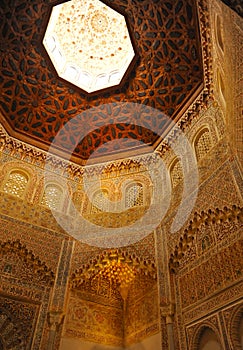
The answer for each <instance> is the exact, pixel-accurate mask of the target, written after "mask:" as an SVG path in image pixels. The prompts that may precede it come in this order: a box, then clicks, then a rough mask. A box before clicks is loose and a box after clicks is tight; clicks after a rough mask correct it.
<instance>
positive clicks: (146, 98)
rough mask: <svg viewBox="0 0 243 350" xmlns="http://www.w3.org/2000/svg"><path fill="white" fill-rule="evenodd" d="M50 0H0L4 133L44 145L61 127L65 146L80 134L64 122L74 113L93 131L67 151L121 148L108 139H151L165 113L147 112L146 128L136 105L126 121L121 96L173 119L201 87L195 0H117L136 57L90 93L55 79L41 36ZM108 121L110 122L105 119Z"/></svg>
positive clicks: (84, 154) (160, 127)
mask: <svg viewBox="0 0 243 350" xmlns="http://www.w3.org/2000/svg"><path fill="white" fill-rule="evenodd" d="M53 3H54V2H53V1H44V2H43V1H42V0H33V1H31V2H26V1H24V0H19V1H18V5H16V6H14V5H13V4H12V3H11V2H9V1H8V0H2V1H1V2H0V15H1V19H2V21H1V22H0V91H1V94H0V112H1V114H2V115H3V117H1V118H3V120H4V122H5V125H6V126H8V131H9V133H10V134H11V132H13V131H14V132H15V135H16V133H17V134H18V138H24V139H25V141H26V140H28V141H29V142H30V143H32V144H34V145H37V144H38V146H41V147H43V149H48V146H49V144H50V143H51V142H52V141H53V138H54V137H55V136H56V134H57V133H58V131H60V129H62V130H63V134H62V140H61V142H62V144H61V147H62V149H63V150H64V151H68V150H69V148H70V145H75V144H76V142H78V141H79V139H78V137H79V133H76V132H75V128H76V125H75V124H74V125H73V126H72V127H71V128H65V127H64V126H65V125H66V124H67V122H68V121H69V120H72V119H73V118H74V117H75V116H77V115H80V123H81V127H82V128H84V126H85V125H87V123H88V124H89V126H90V128H92V130H93V131H92V132H90V134H88V135H87V136H86V137H84V139H83V140H82V141H80V143H78V145H77V147H76V148H75V151H74V154H73V155H74V156H77V157H78V158H79V159H82V160H84V161H85V160H86V159H88V158H89V157H90V155H91V154H92V153H93V152H94V151H95V150H96V149H97V148H98V147H100V148H101V147H103V150H102V152H103V153H102V154H104V152H107V154H110V153H111V152H114V153H117V152H119V149H121V147H120V145H119V144H118V143H111V142H110V141H112V140H115V139H119V141H120V140H127V141H126V143H125V146H126V148H125V149H127V150H130V148H131V147H133V144H134V143H136V141H137V140H138V141H142V142H143V143H145V144H150V145H151V144H152V145H153V144H155V142H156V141H157V140H158V137H159V136H158V135H159V134H161V133H162V132H163V131H164V129H165V122H166V120H167V119H166V118H165V117H164V116H163V114H160V113H159V115H158V118H157V117H156V118H149V116H145V117H144V120H143V124H142V125H146V128H142V127H140V126H138V125H137V120H138V119H137V117H138V116H137V114H136V111H135V112H134V111H133V113H131V121H130V122H129V124H128V123H127V124H126V123H122V121H121V120H119V101H126V102H136V103H139V104H143V105H148V106H151V107H153V108H156V109H157V110H159V111H162V112H163V113H164V114H165V115H166V116H168V117H170V118H171V119H174V118H175V117H176V116H178V111H180V110H182V108H183V106H184V105H185V103H187V101H188V100H189V99H190V98H191V97H192V95H193V96H195V92H196V91H197V92H198V91H199V89H200V88H201V87H202V82H203V67H202V59H201V42H200V35H199V26H198V18H197V16H198V15H197V1H196V0H185V1H182V0H176V1H175V0H167V1H162V0H157V1H148V2H145V1H141V0H134V1H128V0H117V1H116V2H115V7H116V10H117V11H119V12H120V13H122V14H124V15H125V17H126V22H127V25H128V28H129V32H130V35H131V36H132V41H133V44H134V48H135V49H136V51H137V53H138V57H139V59H138V60H137V61H136V63H135V65H134V68H133V69H132V70H131V72H130V73H129V75H128V76H127V77H126V78H125V79H124V81H122V83H121V85H119V86H117V87H116V88H110V89H108V90H107V91H106V92H99V93H95V94H94V95H89V94H87V93H85V92H83V91H81V90H80V89H79V88H77V87H75V86H73V85H70V84H69V83H68V82H66V81H63V79H61V78H59V77H58V75H57V73H56V72H55V70H54V69H53V65H52V63H51V61H50V59H49V58H48V56H47V54H46V52H45V49H44V47H43V44H42V39H43V36H44V33H45V30H46V25H47V22H48V18H49V15H50V12H51V9H52V4H53ZM105 3H106V5H108V6H110V7H111V8H112V6H113V4H114V2H113V1H112V0H107V1H106V2H105ZM15 7H16V8H15ZM111 103H113V104H116V105H117V106H116V108H113V109H110V108H108V107H104V110H103V111H102V113H99V114H97V115H94V116H92V117H91V118H88V116H87V115H85V113H83V112H85V111H87V110H89V109H90V108H92V107H95V106H104V105H105V104H106V105H107V104H111ZM110 120H114V121H115V123H113V124H112V125H110ZM63 127H64V128H63ZM151 130H158V133H154V132H153V131H151ZM124 142H125V141H124ZM107 145H110V146H109V147H110V148H109V149H108V147H107ZM137 145H138V143H136V146H137ZM122 146H124V145H122ZM68 147H69V148H68ZM119 147H120V148H119ZM106 149H107V150H106ZM123 149H124V148H123ZM95 154H96V157H99V154H98V152H97V153H95Z"/></svg>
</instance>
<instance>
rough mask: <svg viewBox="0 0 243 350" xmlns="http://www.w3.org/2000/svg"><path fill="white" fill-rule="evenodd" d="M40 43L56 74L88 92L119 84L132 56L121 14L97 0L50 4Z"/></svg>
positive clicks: (131, 47) (76, 0) (124, 22)
mask: <svg viewBox="0 0 243 350" xmlns="http://www.w3.org/2000/svg"><path fill="white" fill-rule="evenodd" d="M43 44H44V46H45V49H46V51H47V53H48V55H49V57H50V59H51V61H52V63H53V65H54V67H55V69H56V71H57V73H58V75H59V76H60V77H61V78H63V79H65V80H67V81H69V82H70V83H72V84H74V85H76V86H78V87H80V88H81V89H83V90H85V91H87V92H88V93H92V92H95V91H98V90H101V89H105V88H108V87H111V86H115V85H118V84H120V82H121V80H122V78H123V76H124V74H125V73H126V71H127V69H128V67H129V65H130V63H131V62H132V60H133V58H134V56H135V52H134V49H133V46H132V42H131V39H130V35H129V31H128V28H127V25H126V21H125V18H124V16H123V15H121V14H120V13H118V12H117V11H115V10H113V9H111V8H110V7H109V6H107V5H105V4H104V3H102V2H101V1H99V0H93V1H92V2H91V1H89V0H72V1H68V2H66V3H63V4H60V5H56V6H54V7H53V9H52V13H51V16H50V19H49V23H48V26H47V29H46V32H45V35H44V39H43Z"/></svg>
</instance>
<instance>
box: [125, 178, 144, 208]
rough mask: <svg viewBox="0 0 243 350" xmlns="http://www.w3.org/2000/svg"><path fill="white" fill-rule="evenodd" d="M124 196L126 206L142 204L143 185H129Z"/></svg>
mask: <svg viewBox="0 0 243 350" xmlns="http://www.w3.org/2000/svg"><path fill="white" fill-rule="evenodd" d="M125 196H126V197H125V201H126V208H132V207H135V206H143V186H142V185H141V184H139V183H138V184H132V185H129V186H128V188H127V189H126V195H125Z"/></svg>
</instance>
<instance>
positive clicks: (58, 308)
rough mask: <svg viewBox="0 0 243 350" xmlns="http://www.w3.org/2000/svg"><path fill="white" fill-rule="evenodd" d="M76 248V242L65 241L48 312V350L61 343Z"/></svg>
mask: <svg viewBox="0 0 243 350" xmlns="http://www.w3.org/2000/svg"><path fill="white" fill-rule="evenodd" d="M73 247H74V241H73V240H69V239H64V240H63V244H62V250H61V254H60V257H59V265H58V270H57V276H56V280H55V284H54V286H53V294H52V300H51V305H50V309H49V312H48V319H47V322H48V326H49V334H48V343H47V344H46V348H47V350H54V349H55V347H56V344H57V343H58V342H59V341H60V339H59V337H60V332H61V327H62V325H63V322H64V317H65V313H64V308H65V298H66V294H67V286H68V276H69V270H70V264H71V258H72V251H73Z"/></svg>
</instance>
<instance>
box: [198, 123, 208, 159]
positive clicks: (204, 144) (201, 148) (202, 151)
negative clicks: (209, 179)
mask: <svg viewBox="0 0 243 350" xmlns="http://www.w3.org/2000/svg"><path fill="white" fill-rule="evenodd" d="M211 147H212V141H211V136H210V131H209V130H208V129H204V130H202V131H201V133H200V134H199V136H198V137H197V139H196V141H195V151H196V156H197V160H200V159H202V158H203V157H204V156H205V155H206V154H207V153H208V151H209V150H210V149H211Z"/></svg>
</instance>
